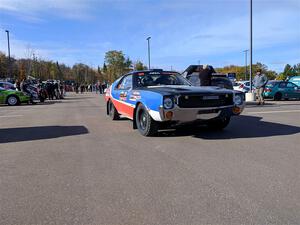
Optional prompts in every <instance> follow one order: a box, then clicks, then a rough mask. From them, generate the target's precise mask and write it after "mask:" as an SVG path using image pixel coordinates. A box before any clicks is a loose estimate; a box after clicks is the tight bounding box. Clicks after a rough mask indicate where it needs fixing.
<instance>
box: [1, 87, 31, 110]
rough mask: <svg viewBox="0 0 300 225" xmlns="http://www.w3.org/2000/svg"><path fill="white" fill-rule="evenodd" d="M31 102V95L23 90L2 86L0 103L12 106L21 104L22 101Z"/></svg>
mask: <svg viewBox="0 0 300 225" xmlns="http://www.w3.org/2000/svg"><path fill="white" fill-rule="evenodd" d="M28 102H30V96H29V95H26V94H25V93H23V92H21V91H15V90H6V89H4V88H2V87H0V104H8V105H10V106H14V105H19V104H20V103H28Z"/></svg>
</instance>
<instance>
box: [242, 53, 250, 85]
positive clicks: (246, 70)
mask: <svg viewBox="0 0 300 225" xmlns="http://www.w3.org/2000/svg"><path fill="white" fill-rule="evenodd" d="M248 51H249V50H248V49H247V50H244V51H243V52H245V80H247V74H248V69H247V55H248Z"/></svg>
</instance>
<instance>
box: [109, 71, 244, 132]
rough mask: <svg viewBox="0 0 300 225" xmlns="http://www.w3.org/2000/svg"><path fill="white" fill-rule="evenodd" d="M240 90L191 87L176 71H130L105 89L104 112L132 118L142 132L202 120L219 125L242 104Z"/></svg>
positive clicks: (113, 116)
mask: <svg viewBox="0 0 300 225" xmlns="http://www.w3.org/2000/svg"><path fill="white" fill-rule="evenodd" d="M244 99H245V96H244V93H241V92H236V91H233V90H228V89H224V88H220V87H195V86H192V85H191V83H190V82H189V81H188V80H186V79H185V78H184V77H183V76H181V75H180V74H179V73H176V72H170V71H163V70H146V71H134V72H130V73H128V74H126V75H123V76H122V77H120V78H119V79H118V80H116V81H115V82H113V83H112V85H111V86H110V87H109V88H108V89H107V90H106V94H105V100H106V103H107V104H106V108H107V110H106V113H107V115H109V116H110V117H111V119H112V120H118V119H120V115H122V116H125V117H127V118H129V119H131V120H133V128H135V129H136V128H137V129H138V130H139V132H140V133H141V134H142V135H144V136H151V135H155V134H156V133H157V132H158V130H159V129H160V128H161V127H164V128H165V127H167V128H170V127H176V126H177V125H181V124H187V123H194V124H195V123H202V124H205V125H207V126H209V127H211V128H214V129H223V128H225V127H226V126H227V125H228V124H229V122H230V118H231V116H233V115H239V114H240V113H241V112H242V110H243V107H244Z"/></svg>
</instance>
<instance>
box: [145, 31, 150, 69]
mask: <svg viewBox="0 0 300 225" xmlns="http://www.w3.org/2000/svg"><path fill="white" fill-rule="evenodd" d="M150 39H151V37H147V39H146V40H147V41H148V69H149V70H150Z"/></svg>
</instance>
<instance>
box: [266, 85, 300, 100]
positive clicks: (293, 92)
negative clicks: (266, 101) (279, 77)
mask: <svg viewBox="0 0 300 225" xmlns="http://www.w3.org/2000/svg"><path fill="white" fill-rule="evenodd" d="M264 97H265V98H272V99H274V100H277V101H278V100H282V99H285V100H288V99H291V98H296V99H300V87H299V86H297V85H296V84H294V83H292V82H287V81H269V82H268V83H267V85H266V87H265V90H264Z"/></svg>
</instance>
